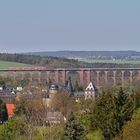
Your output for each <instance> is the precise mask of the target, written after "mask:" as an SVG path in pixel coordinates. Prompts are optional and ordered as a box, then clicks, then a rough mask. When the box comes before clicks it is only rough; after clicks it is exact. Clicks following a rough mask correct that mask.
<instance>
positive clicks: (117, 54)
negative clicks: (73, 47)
mask: <svg viewBox="0 0 140 140" xmlns="http://www.w3.org/2000/svg"><path fill="white" fill-rule="evenodd" d="M26 54H29V55H39V56H53V57H64V58H75V57H95V58H100V57H101V58H102V57H103V58H104V57H106V58H112V57H114V58H118V59H120V58H121V59H122V58H130V57H140V52H136V51H50V52H29V53H26Z"/></svg>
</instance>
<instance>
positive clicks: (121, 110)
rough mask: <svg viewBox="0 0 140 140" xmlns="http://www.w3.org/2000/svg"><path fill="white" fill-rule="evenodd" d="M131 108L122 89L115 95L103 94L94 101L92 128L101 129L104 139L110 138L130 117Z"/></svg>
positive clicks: (117, 132) (108, 139) (119, 130)
mask: <svg viewBox="0 0 140 140" xmlns="http://www.w3.org/2000/svg"><path fill="white" fill-rule="evenodd" d="M133 110H134V106H133V102H132V101H131V98H130V97H129V95H127V94H125V93H124V92H123V90H122V89H121V90H119V92H118V93H117V95H115V94H109V93H108V94H105V95H103V96H102V97H101V98H100V99H99V100H97V101H96V103H95V106H94V109H93V114H92V126H93V129H94V130H96V129H100V130H102V132H103V135H104V137H105V140H110V139H111V138H113V137H114V136H116V135H117V134H119V133H120V132H121V131H122V127H123V125H124V124H125V123H126V122H127V121H128V120H130V119H131V117H132V114H133Z"/></svg>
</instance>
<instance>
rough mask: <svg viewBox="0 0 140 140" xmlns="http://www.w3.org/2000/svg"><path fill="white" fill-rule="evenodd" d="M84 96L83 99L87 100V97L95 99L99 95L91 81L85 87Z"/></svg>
mask: <svg viewBox="0 0 140 140" xmlns="http://www.w3.org/2000/svg"><path fill="white" fill-rule="evenodd" d="M84 96H85V100H88V99H92V100H95V99H96V97H98V96H99V94H98V91H97V89H96V87H95V86H94V85H93V83H92V82H90V83H89V85H88V86H87V88H86V89H85V94H84Z"/></svg>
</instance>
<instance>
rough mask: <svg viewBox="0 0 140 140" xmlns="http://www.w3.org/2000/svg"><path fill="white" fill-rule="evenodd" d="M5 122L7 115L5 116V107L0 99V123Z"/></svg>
mask: <svg viewBox="0 0 140 140" xmlns="http://www.w3.org/2000/svg"><path fill="white" fill-rule="evenodd" d="M6 120H8V114H7V109H6V105H5V104H4V103H3V101H2V100H1V99H0V121H1V122H4V121H6Z"/></svg>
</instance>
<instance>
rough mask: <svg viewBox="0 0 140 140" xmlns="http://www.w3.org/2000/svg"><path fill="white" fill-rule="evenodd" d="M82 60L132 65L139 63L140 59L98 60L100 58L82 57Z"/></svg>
mask: <svg viewBox="0 0 140 140" xmlns="http://www.w3.org/2000/svg"><path fill="white" fill-rule="evenodd" d="M80 61H83V62H86V63H101V64H102V63H104V64H132V65H139V64H140V61H139V60H121V59H120V60H98V59H82V60H81V59H80Z"/></svg>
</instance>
